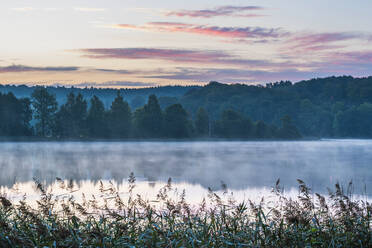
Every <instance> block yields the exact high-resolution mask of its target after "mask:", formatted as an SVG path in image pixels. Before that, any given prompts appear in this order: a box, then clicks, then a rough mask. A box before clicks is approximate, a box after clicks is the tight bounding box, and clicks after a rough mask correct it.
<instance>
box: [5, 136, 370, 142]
mask: <svg viewBox="0 0 372 248" xmlns="http://www.w3.org/2000/svg"><path fill="white" fill-rule="evenodd" d="M323 139H326V140H327V139H332V140H342V139H359V140H360V139H365V140H368V139H367V138H301V139H244V138H242V139H239V138H231V139H229V138H188V139H171V138H169V139H166V138H158V139H156V138H147V139H146V138H142V139H139V138H128V139H93V138H81V139H77V138H71V139H68V138H63V139H56V138H40V137H0V143H6V142H61V143H64V142H112V143H115V142H239V141H241V142H273V141H277V142H301V141H321V140H323Z"/></svg>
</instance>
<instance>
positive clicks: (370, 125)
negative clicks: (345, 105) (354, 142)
mask: <svg viewBox="0 0 372 248" xmlns="http://www.w3.org/2000/svg"><path fill="white" fill-rule="evenodd" d="M334 128H335V131H336V134H337V135H339V136H342V137H359V138H371V137H372V104H371V103H363V104H361V105H359V106H353V107H351V108H349V109H347V110H346V111H338V112H337V114H336V117H335V121H334Z"/></svg>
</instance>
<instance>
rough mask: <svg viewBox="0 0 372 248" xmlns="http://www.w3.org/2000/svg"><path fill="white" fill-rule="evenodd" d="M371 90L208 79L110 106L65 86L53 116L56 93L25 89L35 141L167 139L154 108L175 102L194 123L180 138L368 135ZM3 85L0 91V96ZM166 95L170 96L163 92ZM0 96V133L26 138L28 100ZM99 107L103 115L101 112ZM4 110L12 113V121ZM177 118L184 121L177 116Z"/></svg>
mask: <svg viewBox="0 0 372 248" xmlns="http://www.w3.org/2000/svg"><path fill="white" fill-rule="evenodd" d="M371 85H372V77H369V78H352V77H329V78H322V79H312V80H308V81H301V82H298V83H296V84H292V83H291V82H289V81H281V82H277V83H270V84H267V85H266V86H265V87H264V86H252V85H240V84H235V85H225V84H220V83H218V82H211V83H210V84H208V85H206V86H205V87H190V88H188V89H189V91H188V92H187V93H186V94H184V96H180V94H181V93H180V92H186V91H182V90H181V89H183V88H182V87H181V88H179V87H159V88H151V89H141V90H140V89H138V90H133V92H137V93H139V92H141V94H137V95H135V96H132V95H131V94H132V93H133V92H132V91H131V90H120V93H119V95H118V93H116V98H115V99H113V102H112V103H111V102H107V99H108V98H107V97H106V96H104V98H103V99H106V100H104V101H102V99H101V98H99V97H98V95H97V96H94V95H90V94H88V93H87V92H89V93H98V92H100V94H99V95H102V94H103V93H104V94H106V93H107V94H108V93H110V97H111V95H112V90H108V89H104V90H101V91H100V90H98V89H94V88H91V89H89V90H88V89H84V90H83V89H77V88H71V89H69V92H70V94H69V95H68V97H67V100H66V101H65V104H63V105H62V106H61V107H60V109H59V111H58V113H56V114H55V113H54V112H55V108H56V104H55V99H54V96H53V94H54V93H53V92H55V91H58V90H57V89H54V88H51V87H47V88H43V87H39V88H33V89H35V92H34V95H33V96H34V97H33V101H32V103H33V110H34V117H35V120H36V125H35V129H36V134H37V135H38V136H50V135H51V130H53V133H52V135H53V136H54V137H62V138H63V137H65V138H83V137H85V138H89V137H92V138H106V137H107V138H120V139H122V138H163V137H169V136H172V137H175V136H176V135H175V134H174V133H173V134H172V135H170V134H169V132H170V131H169V130H167V129H168V128H166V127H165V125H166V123H165V113H163V111H162V109H165V108H167V107H169V106H171V105H174V104H181V105H182V108H183V109H184V110H185V111H186V113H187V114H188V116H190V117H193V118H194V119H193V120H189V124H188V126H189V128H188V129H189V130H191V131H189V133H188V135H187V137H207V136H211V137H219V138H234V139H298V138H299V137H301V136H304V137H335V138H342V137H350V138H353V137H356V138H371V137H372V130H371V127H372V119H371V104H372V95H371V94H372V86H371ZM7 87H8V86H6V87H0V91H1V90H4V89H7ZM12 89H15V90H16V91H17V92H18V91H20V92H24V91H27V90H29V88H28V87H26V86H19V87H13V88H12ZM61 90H62V89H61ZM64 90H65V91H66V90H67V89H64ZM49 91H50V92H49ZM74 92H76V93H79V92H83V93H84V94H85V95H86V96H87V98H86V99H91V104H92V105H94V106H93V107H94V108H93V109H92V112H91V111H90V112H91V114H89V118H88V116H87V111H86V108H87V103H86V100H85V99H84V97H83V95H82V94H75V93H74ZM145 92H146V94H147V93H149V92H159V95H158V96H159V100H158V98H157V96H155V95H150V96H149V100H148V102H147V104H144V99H145V97H147V95H146V94H145ZM169 92H173V93H174V94H173V95H167V94H168V93H169ZM142 93H143V94H142ZM166 93H167V94H166ZM121 94H126V95H128V96H129V95H130V96H131V98H127V96H126V99H127V100H128V101H131V104H132V105H133V106H137V107H138V106H142V107H141V108H138V109H136V111H135V112H134V113H133V116H132V113H131V110H130V107H129V106H128V103H127V102H126V101H124V100H123V98H122V97H121ZM75 95H77V96H76V97H75ZM59 97H60V96H59ZM2 99H3V102H4V104H3V105H2V106H1V107H0V108H1V109H2V110H1V115H2V122H3V123H1V124H0V127H1V130H0V135H1V136H25V135H31V134H32V127H31V126H30V120H31V119H30V114H31V111H32V110H31V108H30V104H29V100H27V99H17V98H15V97H14V95H12V94H10V95H9V94H6V95H2ZM98 101H100V102H101V103H98ZM97 104H98V105H97ZM102 105H103V106H102ZM105 106H107V107H106V109H108V110H106V109H105V108H104V107H105ZM102 107H103V108H102ZM93 110H94V111H93ZM10 112H11V113H14V116H13V115H11V114H10ZM283 116H284V117H285V116H288V117H290V119H291V121H290V122H283V119H282V118H283ZM179 117H180V118H181V119H182V118H184V117H182V115H179ZM98 119H102V120H98ZM183 122H184V121H183V120H178V121H177V123H179V124H180V125H181V126H180V127H177V128H179V129H180V130H181V129H183V127H182V125H183V124H181V123H183ZM32 123H33V122H32ZM284 124H285V125H284ZM168 126H169V125H168ZM279 126H280V128H278V127H279ZM13 127H15V128H13ZM106 127H107V128H106ZM174 128H176V127H174ZM167 132H168V133H167ZM182 136H185V135H182Z"/></svg>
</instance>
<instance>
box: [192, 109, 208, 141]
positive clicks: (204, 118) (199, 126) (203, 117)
mask: <svg viewBox="0 0 372 248" xmlns="http://www.w3.org/2000/svg"><path fill="white" fill-rule="evenodd" d="M209 126H210V123H209V116H208V113H207V111H205V109H204V108H199V109H198V112H197V113H196V119H195V129H196V133H197V135H199V136H201V137H205V136H208V135H209V131H210V130H209Z"/></svg>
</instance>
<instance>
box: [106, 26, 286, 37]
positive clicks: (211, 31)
mask: <svg viewBox="0 0 372 248" xmlns="http://www.w3.org/2000/svg"><path fill="white" fill-rule="evenodd" d="M110 27H112V28H120V29H136V30H144V31H157V32H171V33H191V34H198V35H206V36H213V37H222V38H233V39H268V38H278V37H281V36H284V35H286V34H287V33H286V32H284V31H283V30H282V29H280V28H263V27H219V26H207V25H194V24H186V23H177V22H150V23H147V24H146V25H142V26H136V25H130V24H115V25H111V26H110Z"/></svg>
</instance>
